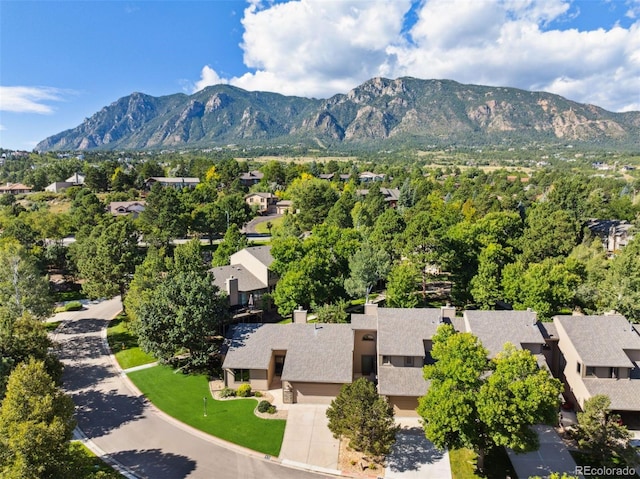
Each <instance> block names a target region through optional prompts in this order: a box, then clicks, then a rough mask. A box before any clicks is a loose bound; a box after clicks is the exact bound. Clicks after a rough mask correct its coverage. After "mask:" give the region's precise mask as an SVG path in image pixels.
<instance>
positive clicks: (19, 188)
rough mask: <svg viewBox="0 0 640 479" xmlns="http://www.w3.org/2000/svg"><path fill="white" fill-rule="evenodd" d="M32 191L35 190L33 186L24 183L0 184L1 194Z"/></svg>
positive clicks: (17, 193)
mask: <svg viewBox="0 0 640 479" xmlns="http://www.w3.org/2000/svg"><path fill="white" fill-rule="evenodd" d="M31 191H33V188H32V187H31V186H27V185H23V184H22V183H6V184H4V185H2V186H0V195H1V194H4V193H11V194H12V195H19V194H22V193H31Z"/></svg>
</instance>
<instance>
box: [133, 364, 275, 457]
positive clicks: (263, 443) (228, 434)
mask: <svg viewBox="0 0 640 479" xmlns="http://www.w3.org/2000/svg"><path fill="white" fill-rule="evenodd" d="M129 378H130V379H131V380H132V381H133V382H134V383H135V385H136V386H137V387H138V388H139V389H140V390H141V391H142V392H143V393H144V395H145V396H146V397H147V398H148V399H149V400H150V401H151V402H152V403H153V404H154V405H155V406H157V407H158V408H160V409H161V410H163V411H164V412H166V413H167V414H169V415H170V416H173V417H174V418H176V419H178V420H180V421H182V422H184V423H186V424H189V425H190V426H193V427H195V428H197V429H199V430H201V431H204V432H206V433H208V434H211V435H212V436H216V437H219V438H220V439H224V440H225V441H229V442H232V443H234V444H238V445H240V446H244V447H247V448H249V449H253V450H254V451H259V452H262V453H264V454H268V455H270V456H274V457H277V456H278V455H279V454H280V447H281V446H282V437H283V436H284V427H285V421H283V420H279V419H261V418H259V417H257V416H256V415H255V414H254V413H253V410H254V409H255V407H256V406H257V404H258V401H257V400H254V399H237V400H230V401H216V400H215V399H213V398H212V397H211V393H210V392H209V383H208V381H207V378H206V376H204V375H189V376H187V375H185V374H182V373H179V372H178V373H176V372H174V370H173V369H171V368H169V367H167V366H154V367H152V368H148V369H143V370H140V371H135V372H132V373H130V374H129ZM204 398H206V412H207V415H206V416H205V415H204V413H205V399H204Z"/></svg>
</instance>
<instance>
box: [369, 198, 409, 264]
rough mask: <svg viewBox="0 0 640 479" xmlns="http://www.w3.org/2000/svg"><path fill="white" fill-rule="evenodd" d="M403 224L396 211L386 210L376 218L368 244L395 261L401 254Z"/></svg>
mask: <svg viewBox="0 0 640 479" xmlns="http://www.w3.org/2000/svg"><path fill="white" fill-rule="evenodd" d="M404 229H405V223H404V220H403V218H402V216H401V215H400V213H398V211H397V210H395V209H393V208H388V209H387V210H385V212H384V213H382V214H381V215H380V216H378V219H377V220H376V223H375V225H374V226H373V230H372V231H371V234H370V235H369V242H370V243H371V245H372V246H373V247H374V248H376V249H381V250H384V251H386V252H387V254H388V255H389V258H391V259H392V260H394V261H397V260H399V259H400V257H401V253H402V249H403V248H402V246H403V245H402V244H401V243H402V240H401V238H402V233H403V231H404Z"/></svg>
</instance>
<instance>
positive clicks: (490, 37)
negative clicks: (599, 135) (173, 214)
mask: <svg viewBox="0 0 640 479" xmlns="http://www.w3.org/2000/svg"><path fill="white" fill-rule="evenodd" d="M374 76H385V77H388V78H396V77H399V76H414V77H418V78H447V79H453V80H457V81H460V82H463V83H477V84H487V85H502V86H513V87H519V88H524V89H532V90H546V91H551V92H554V93H558V94H561V95H563V96H566V97H568V98H570V99H572V100H576V101H580V102H586V103H593V104H596V105H599V106H602V107H604V108H606V109H609V110H613V111H627V110H640V0H573V1H571V0H544V1H538V0H279V1H269V0H245V1H240V0H208V1H205V0H194V1H162V0H146V1H130V0H111V1H95V0H94V1H89V0H84V1H29V0H0V147H3V148H11V149H26V150H31V149H33V147H34V146H35V144H36V143H37V142H38V141H40V140H43V139H44V138H46V137H47V136H49V135H53V134H55V133H58V132H60V131H63V130H65V129H68V128H73V127H75V126H77V125H79V124H80V123H81V122H82V121H83V120H84V118H86V117H89V116H91V115H92V114H93V113H95V112H97V111H99V110H100V109H101V108H103V107H104V106H107V105H109V104H110V103H112V102H114V101H116V100H117V99H118V98H120V97H123V96H126V95H129V94H130V93H132V92H134V91H139V92H144V93H147V94H150V95H155V96H159V95H168V94H172V93H178V92H181V93H187V94H191V93H193V92H195V91H197V90H199V89H201V88H204V87H205V86H207V85H211V84H215V83H230V84H233V85H236V86H239V87H241V88H245V89H247V90H264V91H276V92H279V93H283V94H294V95H301V96H313V97H316V98H320V97H328V96H331V95H333V94H335V93H346V92H347V91H348V90H349V89H351V88H354V87H356V86H357V85H359V84H360V83H362V82H364V81H366V80H367V79H369V78H371V77H374Z"/></svg>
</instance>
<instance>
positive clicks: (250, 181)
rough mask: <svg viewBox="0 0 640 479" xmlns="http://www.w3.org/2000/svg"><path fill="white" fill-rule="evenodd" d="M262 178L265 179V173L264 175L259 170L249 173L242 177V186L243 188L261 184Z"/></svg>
mask: <svg viewBox="0 0 640 479" xmlns="http://www.w3.org/2000/svg"><path fill="white" fill-rule="evenodd" d="M262 178H264V173H262V172H261V171H259V170H253V171H248V172H245V173H242V174H241V175H240V184H241V185H242V186H251V185H255V184H257V183H260V181H261V180H262Z"/></svg>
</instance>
